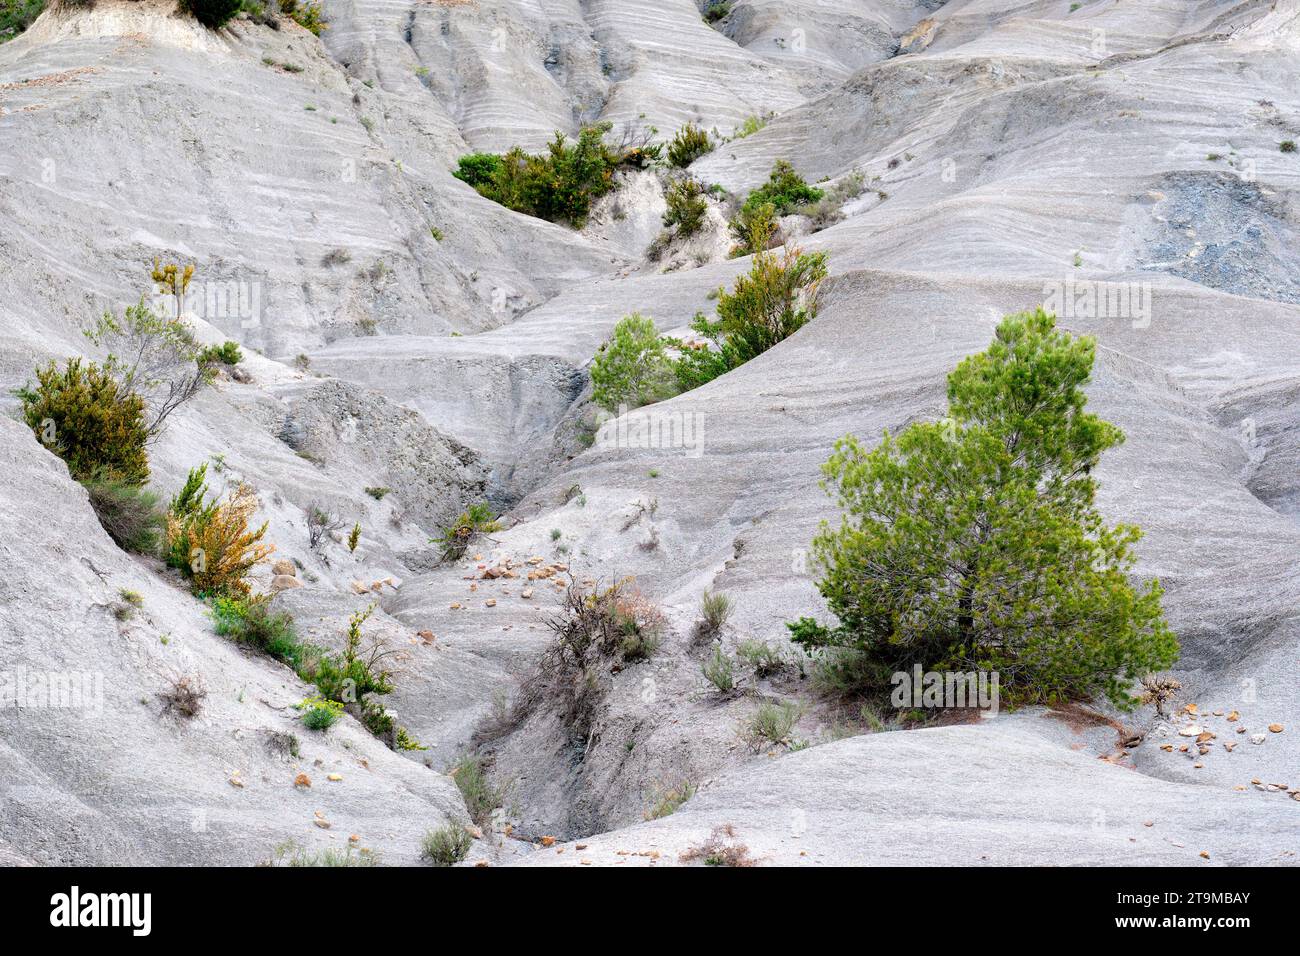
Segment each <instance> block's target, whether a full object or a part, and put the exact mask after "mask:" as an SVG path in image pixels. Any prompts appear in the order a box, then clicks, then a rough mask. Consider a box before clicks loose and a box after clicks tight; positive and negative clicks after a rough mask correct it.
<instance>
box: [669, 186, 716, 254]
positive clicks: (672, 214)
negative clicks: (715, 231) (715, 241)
mask: <svg viewBox="0 0 1300 956" xmlns="http://www.w3.org/2000/svg"><path fill="white" fill-rule="evenodd" d="M704 195H705V193H704V188H703V187H702V186H701V185H700V184H699V183H697V182H696V181H695V180H694V179H678V180H675V181H673V182H672V183H670V184H669V186H668V195H667V199H668V210H667V212H665V213H664V225H665V226H667V227H669V228H674V227H675V228H676V230H677V235H678V236H679V237H681V238H683V239H689V238H690V237H691V236H693V235H695V234H696V233H697V232H699V231H700V229H701V228H702V227H703V226H704V219H705V216H706V215H707V213H708V210H709V204H708V201H707V200H705V198H704Z"/></svg>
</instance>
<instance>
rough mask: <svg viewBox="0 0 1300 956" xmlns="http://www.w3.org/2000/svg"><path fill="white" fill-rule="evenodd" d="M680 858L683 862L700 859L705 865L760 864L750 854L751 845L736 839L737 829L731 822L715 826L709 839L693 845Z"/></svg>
mask: <svg viewBox="0 0 1300 956" xmlns="http://www.w3.org/2000/svg"><path fill="white" fill-rule="evenodd" d="M680 859H681V861H682V862H683V863H695V862H697V861H698V862H702V863H703V864H704V865H705V866H744V867H749V866H758V861H757V860H755V859H754V858H753V857H751V856H750V855H749V847H747V846H745V845H744V844H743V843H740V842H738V841H737V840H736V831H735V829H733V828H732V826H731V824H730V823H724V824H723V825H722V826H718V827H714V828H713V832H711V833H710V834H709V838H708V839H707V840H705V841H704V842H703V843H702V844H700V845H699V846H695V847H691V848H690V849H689V850H687V851H686V852H685V853H683V854H682V855H681V857H680Z"/></svg>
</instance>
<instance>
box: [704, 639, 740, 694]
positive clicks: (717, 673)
mask: <svg viewBox="0 0 1300 956" xmlns="http://www.w3.org/2000/svg"><path fill="white" fill-rule="evenodd" d="M700 672H701V673H702V674H703V675H704V679H705V680H707V681H708V682H709V683H710V684H712V685H713V686H714V687H716V688H717V689H718V690H720V691H722V693H724V694H729V693H731V692H732V691H733V690H734V689H735V687H736V665H735V662H734V661H732V659H731V658H730V657H729V656H728V655H727V653H726V652H725V651H724V650H723V649H722V645H721V644H715V645H714V646H713V653H712V654H711V655H709V659H708V660H706V661H705V662H704V663H703V664H702V665H700Z"/></svg>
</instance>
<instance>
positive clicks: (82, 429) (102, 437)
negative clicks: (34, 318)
mask: <svg viewBox="0 0 1300 956" xmlns="http://www.w3.org/2000/svg"><path fill="white" fill-rule="evenodd" d="M17 394H18V398H19V400H20V401H21V402H22V410H23V418H24V420H25V421H26V422H27V424H28V426H29V427H30V428H31V429H32V431H33V432H35V433H36V437H37V439H38V440H39V441H41V442H43V443H44V444H45V445H46V446H47V447H48V448H49V449H50V450H51V451H53V452H54V453H55V454H57V455H58V456H59V457H60V458H62V459H63V460H64V461H65V462H67V465H68V472H69V473H70V474H71V475H72V477H73V478H75V479H77V480H78V481H82V480H86V479H90V478H96V479H100V480H105V481H117V482H123V483H125V484H128V485H143V484H144V483H145V482H146V481H148V480H149V458H148V455H147V454H146V452H145V442H146V441H147V440H148V437H149V433H148V430H147V428H146V427H145V421H144V402H143V401H142V400H141V399H140V397H139V396H138V395H134V394H132V393H130V392H128V391H124V390H123V389H122V388H121V386H119V384H118V383H117V381H116V380H115V379H114V378H113V376H112V375H111V374H110V373H109V372H108V370H107V369H104V368H101V367H100V366H98V365H96V364H95V363H94V362H91V363H88V364H86V365H82V362H81V359H79V358H74V359H69V360H68V362H67V364H66V365H65V366H64V367H63V368H62V369H60V368H59V367H58V365H57V363H55V362H50V364H49V365H46V366H45V367H44V368H39V369H37V370H36V386H35V387H34V388H29V387H24V388H21V389H19V390H18V392H17Z"/></svg>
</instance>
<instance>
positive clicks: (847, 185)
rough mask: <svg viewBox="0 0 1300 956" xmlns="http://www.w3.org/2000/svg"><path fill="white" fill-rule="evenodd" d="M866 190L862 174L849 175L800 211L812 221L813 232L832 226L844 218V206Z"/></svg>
mask: <svg viewBox="0 0 1300 956" xmlns="http://www.w3.org/2000/svg"><path fill="white" fill-rule="evenodd" d="M865 189H866V177H865V176H863V174H862V173H856V172H855V173H850V174H849V175H847V176H845V177H843V178H842V179H840V181H839V182H837V183H836V184H835V185H833V186H831V187H830V188H829V189H827V190H826V194H825V195H824V196H823V197H822V198H821V199H819V200H817V201H816V202H815V203H813V204H811V205H810V206H807V207H806V208H804V209H803V210H802V212H803V214H804V215H806V216H808V218H810V219H811V220H812V228H813V231H814V232H817V231H819V230H821V229H825V228H826V227H827V226H833V225H834V224H835V223H837V222H839V221H840V220H841V219H843V218H844V213H843V208H844V204H845V203H847V202H849V201H850V200H853V199H857V198H858V197H859V196H861V195H862V193H863V190H865Z"/></svg>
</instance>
